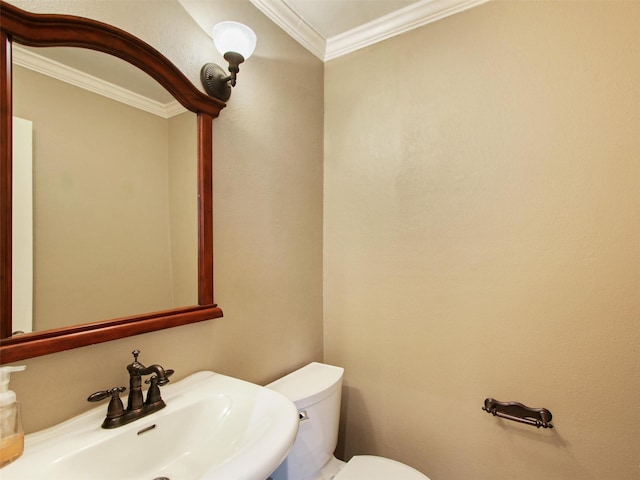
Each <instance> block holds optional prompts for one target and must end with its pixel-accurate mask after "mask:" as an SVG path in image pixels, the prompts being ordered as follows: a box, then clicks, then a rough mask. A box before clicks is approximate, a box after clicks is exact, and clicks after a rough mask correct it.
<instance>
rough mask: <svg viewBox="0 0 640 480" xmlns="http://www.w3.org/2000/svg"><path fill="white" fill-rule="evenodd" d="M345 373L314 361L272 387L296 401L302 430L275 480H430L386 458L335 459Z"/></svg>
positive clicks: (279, 468) (276, 472) (270, 386)
mask: <svg viewBox="0 0 640 480" xmlns="http://www.w3.org/2000/svg"><path fill="white" fill-rule="evenodd" d="M343 373H344V369H343V368H340V367H334V366H331V365H325V364H323V363H316V362H314V363H310V364H309V365H307V366H305V367H302V368H301V369H299V370H296V371H295V372H292V373H290V374H289V375H286V376H284V377H282V378H280V379H278V380H276V381H275V382H273V383H270V384H269V385H267V387H268V388H271V389H272V390H276V391H277V392H280V393H281V394H283V395H284V396H285V397H287V398H289V399H290V400H291V401H292V402H293V403H295V405H296V407H297V408H298V412H299V413H300V428H299V430H298V436H297V437H296V441H295V443H294V445H293V448H292V449H291V452H289V456H288V457H287V458H286V459H285V461H284V462H283V463H282V465H280V466H279V467H278V469H277V470H276V471H275V472H273V473H272V474H271V477H270V478H272V479H273V480H429V478H428V477H426V476H425V475H423V474H422V473H420V472H418V471H417V470H415V469H413V468H411V467H409V466H407V465H405V464H403V463H400V462H396V461H394V460H390V459H388V458H383V457H374V456H369V455H362V456H355V457H353V458H352V459H351V460H349V462H347V463H345V462H343V461H341V460H338V459H337V458H335V457H334V456H333V451H334V450H335V448H336V444H337V443H338V424H339V420H340V397H341V395H342V374H343Z"/></svg>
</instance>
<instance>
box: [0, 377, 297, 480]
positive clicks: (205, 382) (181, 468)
mask: <svg viewBox="0 0 640 480" xmlns="http://www.w3.org/2000/svg"><path fill="white" fill-rule="evenodd" d="M161 390H162V397H163V399H164V400H165V402H166V403H167V406H166V407H165V408H164V409H162V410H160V411H158V412H156V413H153V414H151V415H149V416H147V417H144V418H142V419H140V420H137V421H135V422H133V423H130V424H128V425H125V426H123V427H119V428H115V429H113V430H105V429H103V428H101V427H100V425H101V424H102V420H103V419H104V417H105V415H106V412H107V402H105V403H104V405H101V406H100V407H98V408H95V409H92V410H90V411H88V412H86V413H83V414H81V415H78V416H77V417H74V418H72V419H70V420H67V421H65V422H62V423H60V424H59V425H56V426H54V427H51V428H48V429H46V430H42V431H40V432H36V433H32V434H30V435H27V436H26V437H25V449H24V454H23V455H22V456H21V457H20V458H18V459H17V460H16V461H15V462H13V463H11V464H10V465H7V466H6V467H5V468H3V469H2V471H1V472H0V477H1V478H2V480H31V479H33V480H41V479H44V478H46V479H48V480H57V479H60V480H62V479H64V480H74V479H78V480H80V479H82V480H87V479H91V480H103V479H104V480H107V479H108V480H113V479H114V478H117V479H119V480H154V479H159V478H163V479H164V478H166V479H169V480H196V479H202V480H205V479H206V480H245V479H246V480H264V479H266V478H267V477H268V476H269V474H270V473H272V472H273V471H274V470H275V469H276V467H277V466H278V465H279V464H280V463H281V462H282V461H283V460H284V458H285V457H286V455H287V453H288V452H289V450H290V448H291V446H292V445H293V442H294V441H295V437H296V434H297V431H298V423H299V420H298V412H297V410H296V407H295V405H294V404H293V403H292V402H291V401H290V400H288V399H287V398H285V397H284V396H282V395H280V394H279V393H277V392H274V391H272V390H269V389H267V388H264V387H260V386H258V385H254V384H252V383H248V382H245V381H242V380H238V379H235V378H231V377H227V376H225V375H220V374H217V373H214V372H198V373H195V374H193V375H191V376H189V377H187V378H185V379H183V380H180V381H178V382H175V383H171V384H169V385H166V386H164V387H162V389H161ZM123 397H125V394H123ZM124 400H125V403H126V399H124Z"/></svg>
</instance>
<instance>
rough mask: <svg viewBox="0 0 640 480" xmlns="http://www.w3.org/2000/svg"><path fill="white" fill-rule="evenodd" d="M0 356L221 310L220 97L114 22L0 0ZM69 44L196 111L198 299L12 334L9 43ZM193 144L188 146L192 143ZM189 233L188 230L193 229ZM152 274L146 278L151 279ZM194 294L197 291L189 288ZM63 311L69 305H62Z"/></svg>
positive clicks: (9, 358) (111, 336)
mask: <svg viewBox="0 0 640 480" xmlns="http://www.w3.org/2000/svg"><path fill="white" fill-rule="evenodd" d="M0 17H1V18H2V23H1V25H0V45H1V62H2V65H1V77H0V106H1V111H0V139H1V140H0V141H1V147H0V280H1V283H0V361H1V362H2V363H10V362H14V361H18V360H23V359H26V358H32V357H36V356H40V355H46V354H50V353H55V352H60V351H64V350H68V349H72V348H77V347H82V346H87V345H91V344H95V343H101V342H106V341H110V340H115V339H118V338H123V337H128V336H132V335H137V334H141V333H146V332H151V331H154V330H160V329H164V328H170V327H175V326H179V325H186V324H189V323H195V322H200V321H204V320H209V319H213V318H218V317H221V316H222V311H221V309H220V308H218V306H217V305H216V304H215V303H214V293H213V220H212V121H213V119H214V118H215V117H217V116H218V114H219V113H220V110H221V109H222V108H224V106H225V104H224V103H223V102H220V101H218V100H216V99H214V98H211V97H209V96H207V95H206V94H204V93H202V92H201V91H199V90H198V89H197V88H195V87H194V86H193V84H192V83H191V82H190V81H189V80H188V79H187V78H186V77H185V76H184V74H182V72H181V71H180V70H179V69H178V68H177V67H176V66H174V65H173V64H172V63H171V62H170V61H169V60H168V59H167V58H166V57H164V56H163V55H162V54H161V53H159V52H158V51H157V50H155V49H154V48H153V47H151V46H149V45H148V44H146V43H145V42H143V41H142V40H140V39H138V38H136V37H134V36H133V35H131V34H129V33H127V32H125V31H123V30H120V29H118V28H116V27H113V26H110V25H107V24H104V23H101V22H98V21H94V20H90V19H86V18H80V17H75V16H69V15H57V14H34V13H29V12H25V11H23V10H21V9H19V8H17V7H15V6H13V5H10V4H7V3H4V2H0ZM14 43H15V44H19V45H22V46H25V47H38V48H40V47H73V48H81V49H88V50H92V51H95V52H102V53H103V54H107V55H110V56H113V57H117V58H119V59H121V60H123V61H125V62H127V63H129V64H131V65H133V66H135V67H137V69H139V70H140V71H142V72H144V73H146V74H147V75H148V76H149V77H151V78H153V79H154V80H155V81H156V82H158V83H159V84H160V85H161V86H162V87H164V89H166V91H167V92H169V93H170V94H171V96H172V97H173V98H174V99H175V100H176V101H177V102H178V103H179V104H180V105H182V107H184V108H185V109H186V110H188V111H190V112H193V113H194V114H195V116H196V118H197V120H196V124H197V127H196V129H197V135H196V138H197V140H196V141H197V154H196V157H197V158H196V159H193V163H194V164H196V163H197V188H196V189H195V190H197V193H196V196H197V199H194V201H193V204H194V208H196V209H197V272H194V275H197V304H196V305H187V306H177V307H173V308H169V309H162V310H159V311H151V312H149V311H143V312H135V313H133V314H127V315H126V316H119V317H118V318H101V319H100V320H98V321H94V319H87V320H86V321H83V320H79V321H78V322H77V323H75V324H73V325H68V326H62V327H58V328H49V329H44V330H41V331H35V332H33V333H25V334H17V335H13V332H14V328H13V326H12V317H13V307H12V305H13V301H12V292H13V288H14V285H13V280H12V279H13V273H14V272H13V265H12V263H13V260H12V257H13V247H14V240H13V217H14V215H13V173H14V169H13V150H14V149H13V140H12V139H13V111H14V105H13V87H14V84H13V82H14V69H13V63H12V57H13V47H14ZM194 150H195V149H194ZM194 236H195V235H194ZM194 243H195V240H194ZM194 255H195V254H194ZM152 280H153V279H152V278H148V281H149V282H151V281H152ZM192 293H193V298H194V299H195V298H196V292H192ZM68 309H69V314H70V315H69V316H70V317H71V316H72V315H71V313H72V312H73V305H69V307H68Z"/></svg>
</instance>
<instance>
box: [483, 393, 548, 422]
mask: <svg viewBox="0 0 640 480" xmlns="http://www.w3.org/2000/svg"><path fill="white" fill-rule="evenodd" d="M482 410H484V411H485V412H487V413H490V414H491V415H493V416H494V417H500V418H506V419H507V420H513V421H514V422H520V423H526V424H527V425H533V426H534V427H536V428H540V427H542V428H553V425H551V418H552V415H551V412H550V411H549V410H547V409H546V408H531V407H527V406H526V405H523V404H521V403H518V402H499V401H497V400H494V399H493V398H487V399H485V401H484V407H482Z"/></svg>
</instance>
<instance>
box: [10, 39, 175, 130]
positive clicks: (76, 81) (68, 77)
mask: <svg viewBox="0 0 640 480" xmlns="http://www.w3.org/2000/svg"><path fill="white" fill-rule="evenodd" d="M12 54H13V55H12V58H13V62H14V63H15V64H16V65H19V66H21V67H24V68H28V69H29V70H33V71H35V72H37V73H41V74H43V75H47V76H49V77H52V78H55V79H56V80H60V81H63V82H66V83H69V84H71V85H74V86H76V87H79V88H82V89H84V90H88V91H90V92H93V93H97V94H98V95H102V96H104V97H107V98H110V99H112V100H115V101H118V102H121V103H124V104H127V105H129V106H132V107H135V108H138V109H140V110H144V111H145V112H148V113H152V114H154V115H157V116H159V117H162V118H171V117H173V116H175V115H178V114H180V113H183V112H186V109H185V108H184V107H183V106H182V105H180V103H178V102H177V101H176V100H174V101H172V102H169V103H161V102H158V101H156V100H152V99H150V98H148V97H145V96H144V95H140V94H137V93H134V92H132V91H130V90H127V89H125V88H122V87H120V86H118V85H114V84H113V83H110V82H107V81H105V80H102V79H100V78H97V77H94V76H93V75H89V74H87V73H84V72H81V71H80V70H76V69H75V68H71V67H69V66H67V65H64V64H62V63H59V62H56V61H54V60H50V59H48V58H46V57H43V56H41V55H38V54H36V53H33V52H32V51H30V50H27V49H25V48H23V47H21V46H20V45H17V44H15V43H14V44H13V50H12Z"/></svg>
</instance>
